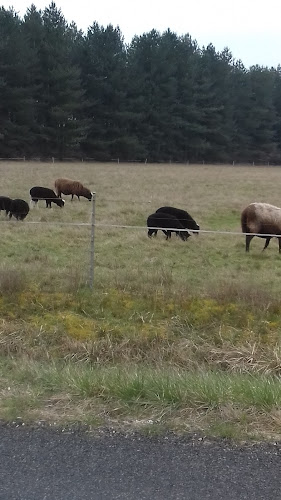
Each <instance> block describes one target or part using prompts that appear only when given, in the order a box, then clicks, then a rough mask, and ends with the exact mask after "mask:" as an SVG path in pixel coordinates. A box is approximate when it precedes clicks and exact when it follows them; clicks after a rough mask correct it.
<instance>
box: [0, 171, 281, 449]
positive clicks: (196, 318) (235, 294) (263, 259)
mask: <svg viewBox="0 0 281 500" xmlns="http://www.w3.org/2000/svg"><path fill="white" fill-rule="evenodd" d="M0 170H1V179H2V192H1V193H0V194H1V195H4V196H10V197H12V198H16V197H19V198H23V199H25V200H26V201H29V189H30V188H31V187H32V186H34V185H41V186H46V187H51V188H53V185H54V180H55V179H56V178H57V177H69V178H73V179H79V180H81V181H82V182H83V183H84V184H85V185H86V186H87V187H89V188H90V189H91V190H93V191H95V192H96V193H97V198H96V224H97V226H96V230H95V281H94V289H93V291H91V290H89V287H88V286H87V280H88V279H89V265H90V227H89V226H88V225H86V226H85V225H81V226H79V225H71V224H72V223H81V224H83V223H89V222H90V221H91V203H89V202H88V201H87V200H86V199H81V201H80V202H79V201H78V200H74V201H73V202H71V201H70V197H65V199H66V204H65V207H64V208H63V209H60V208H59V207H57V206H54V207H53V208H52V209H51V210H47V209H46V208H45V204H44V203H43V202H41V204H40V202H39V207H38V208H35V209H32V210H31V211H30V213H29V215H28V217H27V218H26V219H25V221H24V222H17V221H6V218H5V215H4V213H3V212H2V213H1V215H0V218H1V220H0V223H1V231H2V237H1V242H0V256H1V266H0V312H1V315H0V317H1V330H0V332H1V333H0V354H1V358H0V371H1V383H0V394H1V405H0V419H2V420H8V421H10V420H14V419H17V418H19V420H24V421H32V422H34V421H35V422H36V421H42V420H43V421H46V422H50V423H53V422H55V421H56V422H59V423H62V424H65V423H66V422H67V423H68V422H71V423H72V422H81V423H87V424H91V425H92V426H96V425H114V426H116V427H119V428H120V427H121V428H122V427H126V428H132V429H135V428H138V429H139V428H140V429H143V430H145V431H147V432H158V431H160V430H162V429H166V428H172V429H175V430H180V431H190V430H191V431H194V430H197V431H198V430H199V431H202V432H203V433H204V434H209V435H220V436H228V437H234V438H243V437H245V436H246V437H248V438H249V437H253V438H257V437H259V438H260V437H266V438H267V439H270V438H273V439H276V438H277V439H279V438H280V434H281V408H280V394H279V383H280V380H279V377H280V372H281V349H280V338H281V301H280V276H281V267H280V256H279V254H278V245H277V242H276V240H272V241H271V243H270V246H269V248H268V249H267V250H266V252H264V253H262V252H261V250H262V248H263V244H264V241H263V240H261V239H259V238H254V240H253V241H252V242H251V250H250V253H249V254H246V253H245V237H244V236H243V235H242V234H241V235H240V234H238V235H224V234H214V233H204V232H203V233H201V234H200V235H199V236H198V237H196V236H192V237H190V238H189V239H188V241H187V242H183V241H181V240H180V239H179V238H176V236H174V235H173V236H172V239H171V241H166V240H165V237H164V235H163V234H162V233H161V232H159V233H158V236H157V238H152V239H149V238H148V237H147V231H146V229H144V227H145V226H146V219H147V216H148V215H149V214H150V213H152V212H154V211H155V210H156V209H157V208H159V207H160V206H163V205H173V206H177V207H179V208H183V209H186V210H187V211H188V212H190V214H191V215H192V216H193V217H194V218H195V220H196V221H197V222H198V223H199V224H200V228H201V229H202V230H206V231H208V230H215V231H216V230H217V231H234V232H240V231H241V229H240V213H241V211H242V209H243V208H244V207H245V206H246V205H248V204H249V203H251V202H253V201H264V202H268V203H272V204H275V205H277V206H281V201H280V200H279V192H280V185H281V169H280V168H277V167H236V166H235V167H229V166H212V165H210V166H206V165H140V164H126V165H122V164H119V165H118V164H113V163H111V164H88V163H82V162H81V163H63V164H58V163H57V164H56V163H55V164H49V163H28V162H24V163H14V162H11V163H10V162H7V163H1V164H0ZM110 225H128V226H139V228H135V229H127V228H116V227H109V226H110Z"/></svg>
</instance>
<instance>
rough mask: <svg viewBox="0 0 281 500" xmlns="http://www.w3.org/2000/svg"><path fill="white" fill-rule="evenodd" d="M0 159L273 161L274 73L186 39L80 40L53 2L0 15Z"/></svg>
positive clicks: (155, 35)
mask: <svg viewBox="0 0 281 500" xmlns="http://www.w3.org/2000/svg"><path fill="white" fill-rule="evenodd" d="M0 147H1V155H0V156H1V157H7V158H8V157H17V156H26V157H27V158H28V157H36V156H38V157H40V158H44V157H45V158H48V157H52V156H54V157H57V158H59V159H63V158H69V157H73V158H81V157H90V158H94V159H96V160H100V161H106V160H109V159H112V158H119V159H120V160H134V159H135V160H140V161H144V160H146V159H147V160H148V161H180V162H181V161H183V162H186V161H190V162H192V161H218V162H229V161H231V162H232V161H243V162H248V161H251V162H252V161H266V162H268V161H270V162H280V161H281V67H280V66H278V67H277V68H268V67H263V66H258V65H256V66H252V67H250V68H249V69H247V68H245V66H244V65H243V63H242V61H240V60H239V61H237V60H235V59H233V57H232V54H231V52H230V50H229V49H227V48H226V49H224V50H223V51H221V52H217V51H216V50H215V47H214V46H213V45H212V44H210V45H208V46H207V47H203V48H200V47H199V46H198V44H197V42H196V40H193V39H192V38H191V36H190V35H189V34H186V35H184V36H178V35H177V34H176V33H174V32H172V31H171V30H169V29H168V30H167V31H165V32H164V33H162V34H161V33H159V32H158V31H156V30H152V31H150V32H149V33H144V34H143V35H141V36H135V37H134V38H133V39H132V41H131V43H130V44H125V42H124V38H123V36H122V33H121V31H120V29H119V27H113V26H112V25H108V26H107V27H103V26H100V25H99V24H98V23H96V22H94V23H93V24H92V25H91V26H90V27H89V28H88V30H87V33H86V34H85V33H83V32H82V31H81V30H78V28H77V26H76V24H75V23H70V24H69V23H67V22H66V20H65V18H64V16H63V14H62V12H61V9H58V8H57V7H56V5H55V3H53V2H52V3H51V4H50V5H49V7H46V8H45V9H44V11H41V10H37V9H36V7H35V6H34V5H31V7H30V8H29V9H28V10H27V12H26V14H25V16H24V18H23V19H21V18H20V17H19V16H18V15H17V13H16V12H15V11H14V10H13V9H11V8H10V9H5V8H4V7H2V8H1V10H0Z"/></svg>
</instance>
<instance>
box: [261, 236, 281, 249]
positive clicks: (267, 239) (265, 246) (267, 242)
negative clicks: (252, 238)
mask: <svg viewBox="0 0 281 500" xmlns="http://www.w3.org/2000/svg"><path fill="white" fill-rule="evenodd" d="M270 240H271V236H269V237H268V238H266V241H265V245H264V247H263V250H262V251H264V250H265V249H266V248H267V247H268V245H269V242H270ZM279 252H280V242H279Z"/></svg>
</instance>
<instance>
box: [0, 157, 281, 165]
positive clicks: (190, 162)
mask: <svg viewBox="0 0 281 500" xmlns="http://www.w3.org/2000/svg"><path fill="white" fill-rule="evenodd" d="M0 161H3V162H4V161H18V162H20V161H22V162H42V163H64V162H71V163H73V162H89V163H110V162H112V163H117V164H120V163H122V164H131V163H140V164H145V165H146V164H159V165H160V164H163V165H167V166H169V165H172V164H174V165H187V166H188V165H218V166H245V167H249V166H253V167H269V166H271V167H280V166H281V162H280V161H273V160H272V159H264V160H248V161H247V160H246V161H245V160H231V161H221V162H219V161H208V160H188V159H187V160H185V161H178V160H173V159H170V160H169V161H167V160H157V161H153V160H150V159H149V158H145V159H131V160H123V159H120V158H110V159H109V160H107V161H101V160H99V159H96V158H91V157H86V156H85V157H70V158H57V157H54V156H51V157H44V158H41V157H28V156H19V157H7V158H5V157H3V158H0Z"/></svg>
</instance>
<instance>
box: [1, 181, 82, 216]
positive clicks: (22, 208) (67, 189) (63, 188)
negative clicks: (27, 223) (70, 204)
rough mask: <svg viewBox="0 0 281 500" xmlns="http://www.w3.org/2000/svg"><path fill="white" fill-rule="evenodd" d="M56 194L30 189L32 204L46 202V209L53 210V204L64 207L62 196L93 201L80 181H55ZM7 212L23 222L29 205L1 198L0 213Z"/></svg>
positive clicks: (42, 189) (51, 191)
mask: <svg viewBox="0 0 281 500" xmlns="http://www.w3.org/2000/svg"><path fill="white" fill-rule="evenodd" d="M55 190H56V193H55V192H54V191H53V190H52V189H50V188H46V187H42V186H34V187H32V188H31V189H30V191H29V193H30V198H31V203H33V204H36V203H38V201H39V200H44V201H46V208H51V207H52V203H55V204H56V205H58V206H59V207H63V206H64V200H63V199H62V197H61V195H62V194H65V195H71V199H72V200H73V197H74V196H77V198H78V199H79V200H80V196H84V197H85V198H87V199H88V200H89V201H91V199H92V193H91V191H90V190H89V189H88V188H86V187H85V186H83V184H82V183H81V182H79V181H73V180H71V179H56V181H55ZM1 210H5V212H6V215H8V216H9V218H10V219H11V217H15V218H16V219H17V220H23V219H25V217H26V216H27V214H28V212H29V205H28V203H27V202H26V201H25V200H21V199H20V198H16V199H14V200H12V199H11V198H9V197H8V196H0V211H1Z"/></svg>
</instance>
